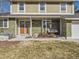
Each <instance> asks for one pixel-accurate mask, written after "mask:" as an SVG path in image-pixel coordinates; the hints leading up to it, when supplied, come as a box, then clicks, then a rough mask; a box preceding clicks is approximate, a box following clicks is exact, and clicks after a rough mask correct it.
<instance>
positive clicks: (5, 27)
mask: <svg viewBox="0 0 79 59" xmlns="http://www.w3.org/2000/svg"><path fill="white" fill-rule="evenodd" d="M1 20H2V21H3V27H0V28H9V19H6V20H7V27H4V19H1Z"/></svg>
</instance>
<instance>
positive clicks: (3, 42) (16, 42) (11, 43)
mask: <svg viewBox="0 0 79 59" xmlns="http://www.w3.org/2000/svg"><path fill="white" fill-rule="evenodd" d="M18 43H20V41H0V46H6V45H15V44H18Z"/></svg>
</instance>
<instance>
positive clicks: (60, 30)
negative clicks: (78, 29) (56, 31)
mask: <svg viewBox="0 0 79 59" xmlns="http://www.w3.org/2000/svg"><path fill="white" fill-rule="evenodd" d="M61 35H62V19H60V36H61Z"/></svg>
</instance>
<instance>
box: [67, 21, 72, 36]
mask: <svg viewBox="0 0 79 59" xmlns="http://www.w3.org/2000/svg"><path fill="white" fill-rule="evenodd" d="M71 25H72V21H66V36H67V37H71V34H72V33H71Z"/></svg>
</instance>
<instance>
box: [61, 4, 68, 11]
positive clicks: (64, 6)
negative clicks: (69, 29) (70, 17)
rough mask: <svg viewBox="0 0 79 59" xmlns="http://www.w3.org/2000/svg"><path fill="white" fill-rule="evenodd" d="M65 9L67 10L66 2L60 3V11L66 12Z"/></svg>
mask: <svg viewBox="0 0 79 59" xmlns="http://www.w3.org/2000/svg"><path fill="white" fill-rule="evenodd" d="M66 10H67V4H66V3H61V12H66Z"/></svg>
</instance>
